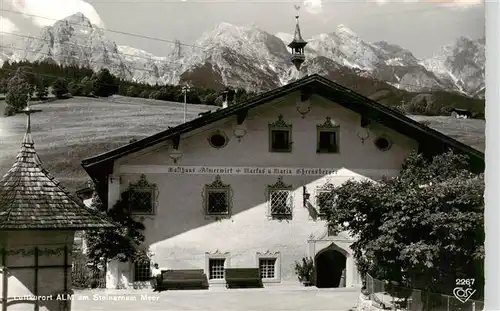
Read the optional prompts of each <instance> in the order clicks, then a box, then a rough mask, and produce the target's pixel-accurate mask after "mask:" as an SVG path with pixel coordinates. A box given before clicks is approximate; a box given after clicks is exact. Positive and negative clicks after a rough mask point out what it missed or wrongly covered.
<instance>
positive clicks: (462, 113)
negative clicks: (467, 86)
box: [451, 108, 472, 119]
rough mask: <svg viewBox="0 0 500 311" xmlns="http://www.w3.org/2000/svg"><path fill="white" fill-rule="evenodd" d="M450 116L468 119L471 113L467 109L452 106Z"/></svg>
mask: <svg viewBox="0 0 500 311" xmlns="http://www.w3.org/2000/svg"><path fill="white" fill-rule="evenodd" d="M451 116H452V117H454V118H456V119H469V118H470V117H471V116H472V113H471V112H470V111H469V110H467V109H459V108H453V109H451Z"/></svg>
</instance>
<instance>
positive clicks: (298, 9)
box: [295, 5, 300, 16]
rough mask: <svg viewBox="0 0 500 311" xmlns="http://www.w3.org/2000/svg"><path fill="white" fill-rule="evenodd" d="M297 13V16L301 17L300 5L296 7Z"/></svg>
mask: <svg viewBox="0 0 500 311" xmlns="http://www.w3.org/2000/svg"><path fill="white" fill-rule="evenodd" d="M295 11H297V16H299V11H300V5H295Z"/></svg>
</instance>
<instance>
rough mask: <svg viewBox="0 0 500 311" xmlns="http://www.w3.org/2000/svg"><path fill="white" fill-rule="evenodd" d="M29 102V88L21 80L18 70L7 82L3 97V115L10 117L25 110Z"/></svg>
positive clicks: (20, 73) (21, 76)
mask: <svg viewBox="0 0 500 311" xmlns="http://www.w3.org/2000/svg"><path fill="white" fill-rule="evenodd" d="M29 100H30V86H29V84H28V83H27V82H26V81H25V80H24V79H23V75H22V72H21V71H20V70H18V71H17V72H16V73H15V75H14V76H13V77H12V78H11V79H10V80H9V83H8V86H7V95H6V96H5V102H6V103H7V106H6V107H5V111H4V115H6V116H11V115H14V114H16V113H17V112H20V111H21V110H23V109H24V108H26V106H27V104H28V101H29Z"/></svg>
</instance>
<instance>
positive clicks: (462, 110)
mask: <svg viewBox="0 0 500 311" xmlns="http://www.w3.org/2000/svg"><path fill="white" fill-rule="evenodd" d="M451 111H455V112H461V113H466V114H470V113H471V112H470V110H469V109H462V108H453V109H451Z"/></svg>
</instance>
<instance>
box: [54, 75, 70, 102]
mask: <svg viewBox="0 0 500 311" xmlns="http://www.w3.org/2000/svg"><path fill="white" fill-rule="evenodd" d="M68 93H69V92H68V81H66V79H63V78H58V79H57V80H56V81H54V83H53V84H52V94H54V95H55V97H56V98H57V99H63V98H66V95H67V94H68Z"/></svg>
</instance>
